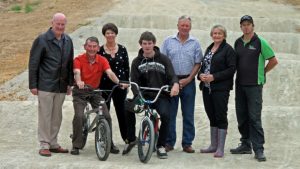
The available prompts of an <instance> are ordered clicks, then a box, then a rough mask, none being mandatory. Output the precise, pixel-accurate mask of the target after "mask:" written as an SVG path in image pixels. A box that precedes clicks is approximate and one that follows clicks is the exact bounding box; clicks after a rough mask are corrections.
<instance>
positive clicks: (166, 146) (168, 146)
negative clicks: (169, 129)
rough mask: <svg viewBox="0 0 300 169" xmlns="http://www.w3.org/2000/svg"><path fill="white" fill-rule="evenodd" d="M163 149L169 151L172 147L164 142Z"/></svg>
mask: <svg viewBox="0 0 300 169" xmlns="http://www.w3.org/2000/svg"><path fill="white" fill-rule="evenodd" d="M165 150H166V152H169V151H172V150H174V147H172V146H170V145H169V144H166V145H165Z"/></svg>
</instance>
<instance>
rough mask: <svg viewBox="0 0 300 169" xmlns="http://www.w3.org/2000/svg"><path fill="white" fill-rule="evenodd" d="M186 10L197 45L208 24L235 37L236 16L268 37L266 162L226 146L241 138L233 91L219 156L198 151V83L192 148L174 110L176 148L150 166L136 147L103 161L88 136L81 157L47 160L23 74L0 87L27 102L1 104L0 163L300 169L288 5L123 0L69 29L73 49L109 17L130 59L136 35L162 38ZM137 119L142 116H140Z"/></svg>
mask: <svg viewBox="0 0 300 169" xmlns="http://www.w3.org/2000/svg"><path fill="white" fill-rule="evenodd" d="M183 14H187V15H190V16H191V18H192V22H193V27H192V32H191V34H192V35H194V36H196V37H197V38H198V39H199V40H200V43H201V45H202V49H203V50H205V49H206V47H207V46H208V45H209V44H210V43H211V38H210V36H209V32H210V28H211V27H212V26H213V25H215V24H222V25H224V26H225V27H226V28H227V29H228V38H227V40H228V42H229V43H230V44H233V43H234V40H235V39H236V38H238V37H239V36H241V31H240V28H239V19H240V17H241V16H242V15H244V14H249V15H252V16H253V18H254V23H255V30H256V32H257V33H258V34H259V35H261V36H263V37H264V38H265V39H267V40H268V41H269V42H270V44H271V46H272V47H273V48H274V50H275V52H276V56H277V58H278V60H279V65H278V66H277V67H276V68H275V69H274V70H273V71H272V72H270V73H268V75H267V84H266V85H265V87H264V108H263V115H262V118H263V126H264V130H265V137H266V143H265V154H266V156H267V162H264V163H258V162H257V161H256V160H254V158H253V154H252V155H232V154H230V152H229V149H230V148H233V147H236V146H237V145H238V143H239V133H238V130H237V122H236V115H235V108H234V91H232V92H231V96H230V103H229V111H228V119H229V129H228V136H227V141H226V147H225V157H224V158H222V159H215V158H213V156H212V154H200V153H199V149H200V148H202V147H205V146H207V145H208V144H209V124H208V119H207V117H206V114H205V112H204V108H203V103H202V99H201V97H202V96H201V93H200V92H199V90H198V89H197V100H196V111H195V126H196V138H195V141H194V143H193V147H194V148H195V149H196V153H195V154H186V153H183V152H182V149H181V146H180V141H181V135H182V132H181V131H182V129H181V128H182V125H181V124H182V122H181V121H182V118H181V116H180V114H181V113H178V121H177V123H178V126H177V129H178V132H177V135H178V139H177V144H176V147H175V150H174V151H172V152H170V153H168V155H169V157H168V159H167V160H160V159H158V158H157V157H156V154H155V153H154V154H153V156H152V158H151V160H150V161H149V163H148V164H142V163H140V162H139V159H138V154H137V148H134V149H133V150H132V152H131V153H130V154H129V155H127V156H122V155H120V154H118V155H114V154H111V155H110V156H109V158H108V159H107V161H105V162H102V161H99V160H98V159H97V156H96V154H95V148H94V135H93V134H91V135H89V138H88V143H87V146H86V148H85V149H84V150H83V151H81V154H80V155H79V156H72V155H70V154H53V155H52V157H50V158H45V157H41V156H39V155H38V149H39V147H38V142H37V98H36V97H33V96H31V95H30V93H29V91H28V80H27V77H28V72H27V71H25V72H24V73H22V74H21V75H20V76H18V77H16V78H15V79H13V80H11V81H9V82H7V83H6V84H4V85H2V86H0V91H1V92H7V91H14V92H15V95H16V96H26V97H27V100H26V101H1V102H0V117H1V118H0V126H1V127H0V135H1V137H0V168H7V169H10V168H78V169H79V168H111V169H118V168H128V169H131V168H139V169H140V168H164V169H166V168H172V169H179V168H288V169H293V168H295V169H296V168H300V162H299V159H298V157H299V156H300V152H299V150H300V134H299V130H300V125H299V121H300V95H299V93H300V85H299V84H300V73H299V72H300V68H299V65H300V56H299V55H300V34H299V32H298V33H297V31H296V29H298V30H299V27H300V12H299V10H296V9H294V8H293V7H291V6H288V5H282V4H275V3H272V2H269V1H267V0H240V1H234V0H222V1H219V0H186V1H182V0H164V1H161V0H151V1H146V0H124V1H120V2H119V3H117V5H116V6H115V7H114V8H113V9H112V10H110V11H107V13H106V14H105V15H104V16H102V17H101V18H93V20H94V22H92V23H91V24H90V25H87V26H84V27H81V28H80V29H78V30H76V31H75V32H73V33H72V34H71V36H72V38H73V41H74V45H75V50H76V52H75V53H76V54H78V53H80V52H82V51H83V47H82V44H83V43H84V41H85V39H86V38H87V37H89V36H92V35H93V36H97V37H99V38H100V41H101V42H104V38H103V36H102V34H101V27H102V25H103V24H104V23H107V22H114V23H116V24H117V26H118V27H119V35H118V42H119V43H121V44H123V45H125V46H126V47H127V49H128V52H129V55H130V60H131V61H132V60H133V58H134V57H135V56H136V55H137V50H138V49H139V45H138V39H139V36H140V34H141V33H142V32H143V31H145V30H149V31H152V32H153V33H154V34H155V35H156V37H157V45H158V46H160V44H161V43H162V41H163V39H164V38H165V37H166V36H168V35H171V34H174V33H176V32H177V28H176V24H177V18H178V17H179V16H180V15H183ZM71 100H72V98H71V97H70V96H68V97H67V99H66V102H65V103H64V107H63V123H62V127H61V131H60V134H59V142H60V144H61V145H62V146H63V147H67V148H69V149H71V140H70V138H69V134H70V133H71V130H72V118H73V114H74V111H73V106H72V102H71ZM111 114H112V117H113V137H114V142H115V143H116V145H117V146H118V147H119V148H120V150H122V149H123V146H124V143H123V141H122V140H121V138H120V134H119V130H118V124H117V120H116V115H115V112H114V111H113V108H112V112H111ZM138 119H140V117H138Z"/></svg>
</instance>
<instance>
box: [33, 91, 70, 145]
mask: <svg viewBox="0 0 300 169" xmlns="http://www.w3.org/2000/svg"><path fill="white" fill-rule="evenodd" d="M65 96H66V93H52V92H44V91H39V92H38V101H39V104H38V140H39V142H40V147H41V149H49V148H58V147H59V144H58V143H57V135H58V132H59V129H60V125H61V121H62V105H63V102H64V100H65Z"/></svg>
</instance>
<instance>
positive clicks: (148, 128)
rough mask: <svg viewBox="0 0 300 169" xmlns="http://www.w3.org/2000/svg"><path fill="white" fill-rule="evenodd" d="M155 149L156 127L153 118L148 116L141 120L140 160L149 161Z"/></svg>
mask: <svg viewBox="0 0 300 169" xmlns="http://www.w3.org/2000/svg"><path fill="white" fill-rule="evenodd" d="M153 149H154V128H153V123H152V122H151V120H150V119H149V118H148V117H146V118H144V119H143V121H142V122H141V128H140V131H139V138H138V154H139V158H140V161H141V162H143V163H147V162H148V161H149V160H150V158H151V156H152V153H153Z"/></svg>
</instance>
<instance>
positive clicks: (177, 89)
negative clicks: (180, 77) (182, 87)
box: [170, 83, 179, 97]
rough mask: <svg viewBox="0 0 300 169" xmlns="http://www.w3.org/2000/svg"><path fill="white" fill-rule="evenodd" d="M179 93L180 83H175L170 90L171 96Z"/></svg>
mask: <svg viewBox="0 0 300 169" xmlns="http://www.w3.org/2000/svg"><path fill="white" fill-rule="evenodd" d="M178 93H179V84H178V83H174V84H173V86H172V89H171V92H170V96H171V97H173V96H177V95H178Z"/></svg>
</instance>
